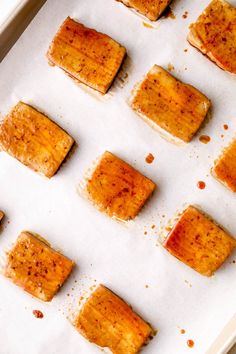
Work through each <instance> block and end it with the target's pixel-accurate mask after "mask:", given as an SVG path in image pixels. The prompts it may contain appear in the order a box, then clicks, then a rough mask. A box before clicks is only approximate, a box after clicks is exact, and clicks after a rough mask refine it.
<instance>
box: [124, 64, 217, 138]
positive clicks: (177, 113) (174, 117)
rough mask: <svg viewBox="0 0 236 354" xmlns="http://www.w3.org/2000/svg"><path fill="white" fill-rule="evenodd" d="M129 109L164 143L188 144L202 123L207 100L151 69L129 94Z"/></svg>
mask: <svg viewBox="0 0 236 354" xmlns="http://www.w3.org/2000/svg"><path fill="white" fill-rule="evenodd" d="M130 104H131V107H132V108H133V110H134V111H136V112H137V113H138V114H139V115H140V116H141V117H142V118H143V119H144V120H145V121H146V122H147V123H148V124H149V125H151V126H152V127H153V128H155V129H157V130H158V131H159V132H160V134H161V135H162V136H163V137H164V138H166V139H167V140H170V141H174V142H178V141H184V142H189V141H191V139H192V138H193V136H194V134H196V132H197V130H198V129H199V128H200V126H201V124H202V123H203V121H204V119H205V117H206V115H207V113H208V110H209V108H210V105H211V102H210V100H209V99H208V98H207V97H206V96H204V95H203V94H202V93H201V92H200V91H198V90H197V89H196V88H194V87H193V86H191V85H188V84H184V83H182V82H181V81H179V80H177V79H176V78H175V77H174V76H172V75H171V74H170V73H169V72H167V71H166V70H164V69H163V68H162V67H160V66H158V65H154V66H153V67H152V69H151V70H150V71H149V72H148V74H147V75H146V77H145V78H144V80H143V81H142V82H141V83H139V84H138V85H137V86H136V88H135V89H134V91H133V95H132V97H131V100H130Z"/></svg>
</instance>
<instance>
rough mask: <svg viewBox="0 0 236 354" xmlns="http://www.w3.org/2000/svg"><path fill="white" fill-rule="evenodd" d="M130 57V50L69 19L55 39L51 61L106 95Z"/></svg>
mask: <svg viewBox="0 0 236 354" xmlns="http://www.w3.org/2000/svg"><path fill="white" fill-rule="evenodd" d="M125 56H126V49H125V48H124V47H122V46H121V45H120V44H119V43H117V42H116V41H114V40H113V39H112V38H110V37H109V36H107V35H106V34H103V33H99V32H97V31H95V30H94V29H90V28H87V27H85V26H84V25H82V24H81V23H78V22H76V21H74V20H72V19H71V18H69V17H68V18H67V19H66V20H65V21H64V22H63V24H62V25H61V27H60V29H59V31H58V32H57V34H56V35H55V37H54V39H53V41H52V43H51V45H50V47H49V50H48V52H47V58H48V60H49V62H50V63H52V64H54V65H57V66H58V67H60V68H61V69H63V70H64V71H65V72H66V73H68V74H69V75H70V76H71V77H72V78H74V79H75V80H78V81H80V82H82V83H84V84H85V85H87V86H90V87H91V88H93V89H95V90H97V91H99V92H101V93H103V94H105V93H106V92H107V91H108V89H109V87H110V86H111V84H112V82H113V81H114V79H115V77H116V75H117V73H118V71H119V69H120V67H121V65H122V62H123V60H124V58H125Z"/></svg>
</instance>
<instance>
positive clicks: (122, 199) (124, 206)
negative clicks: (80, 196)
mask: <svg viewBox="0 0 236 354" xmlns="http://www.w3.org/2000/svg"><path fill="white" fill-rule="evenodd" d="M155 187H156V185H155V183H153V182H152V181H151V180H150V179H148V178H147V177H145V176H143V175H142V174H141V173H139V172H138V171H137V170H135V169H134V168H133V167H131V166H130V165H128V164H127V163H126V162H124V161H123V160H121V159H119V158H118V157H116V156H115V155H113V154H111V153H110V152H108V151H106V152H105V153H104V154H103V155H102V157H101V159H100V161H99V163H98V164H97V166H96V168H95V170H94V172H93V174H92V176H91V178H90V179H89V180H88V182H87V186H86V194H87V196H88V198H89V199H90V200H91V201H92V202H93V203H94V204H95V205H96V206H97V207H98V208H99V209H100V210H101V211H103V212H105V213H106V214H108V215H109V216H111V217H115V218H117V219H121V220H129V219H133V218H135V216H136V215H137V214H138V212H139V211H140V210H141V208H142V207H143V205H144V203H145V202H146V200H147V199H148V198H149V197H150V196H151V194H152V193H153V191H154V189H155Z"/></svg>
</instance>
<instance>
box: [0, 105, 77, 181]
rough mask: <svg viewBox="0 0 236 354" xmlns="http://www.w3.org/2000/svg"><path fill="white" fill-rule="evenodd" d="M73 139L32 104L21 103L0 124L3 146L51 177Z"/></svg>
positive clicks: (20, 159)
mask: <svg viewBox="0 0 236 354" xmlns="http://www.w3.org/2000/svg"><path fill="white" fill-rule="evenodd" d="M73 144H74V140H73V138H72V137H71V136H69V135H68V134H67V133H66V132H65V131H64V130H63V129H61V128H60V127H59V126H58V125H57V124H56V123H54V122H52V121H51V120H50V119H49V118H47V117H46V116H45V115H44V114H42V113H40V112H38V111H37V110H36V109H34V108H33V107H31V106H29V105H27V104H25V103H23V102H19V103H18V104H17V105H16V106H15V107H13V109H12V110H11V111H10V112H9V114H8V115H7V116H6V117H5V119H4V121H3V122H2V123H1V124H0V147H1V148H2V149H3V150H4V151H5V152H7V153H8V154H9V155H11V156H13V157H15V158H16V159H17V160H19V161H20V162H22V163H23V164H24V165H26V166H28V167H30V168H31V169H32V170H34V171H36V172H39V173H41V174H43V175H45V176H46V177H49V178H50V177H52V176H53V175H54V174H55V173H56V172H57V170H58V169H59V167H60V165H61V164H62V162H63V160H64V159H65V157H66V156H67V154H68V152H69V151H70V149H71V147H72V145H73Z"/></svg>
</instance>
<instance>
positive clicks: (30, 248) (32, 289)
mask: <svg viewBox="0 0 236 354" xmlns="http://www.w3.org/2000/svg"><path fill="white" fill-rule="evenodd" d="M73 267H74V262H72V261H71V260H70V259H68V258H66V257H65V256H63V255H62V254H60V253H59V252H56V251H54V250H53V249H52V248H51V247H49V246H48V245H47V244H46V243H44V242H43V241H41V240H40V239H38V238H37V237H36V236H34V235H32V234H31V233H30V232H26V231H24V232H22V233H21V234H20V235H19V237H18V239H17V241H16V244H15V246H14V247H13V249H12V250H11V251H10V252H9V253H8V259H7V263H6V266H5V268H4V275H5V276H6V277H7V278H10V279H11V280H12V282H13V283H15V284H16V285H18V286H20V287H21V288H23V289H24V290H25V291H27V292H28V293H30V294H31V295H33V296H35V297H37V298H38V299H40V300H43V301H51V300H52V298H53V297H54V295H55V294H56V293H57V292H58V290H59V289H60V287H61V286H62V285H63V283H64V282H65V281H66V279H67V278H68V276H69V275H70V273H71V271H72V268H73Z"/></svg>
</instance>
